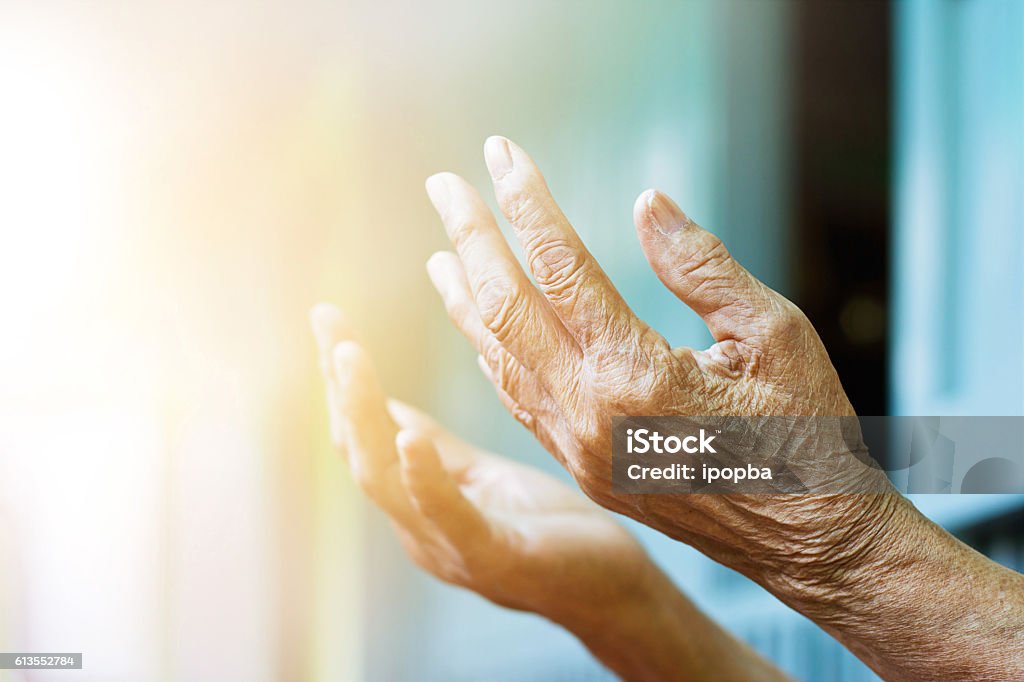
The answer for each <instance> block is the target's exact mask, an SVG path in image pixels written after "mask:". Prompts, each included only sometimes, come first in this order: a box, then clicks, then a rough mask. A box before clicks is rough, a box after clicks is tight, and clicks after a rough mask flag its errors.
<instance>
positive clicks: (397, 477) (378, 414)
mask: <svg viewBox="0 0 1024 682" xmlns="http://www.w3.org/2000/svg"><path fill="white" fill-rule="evenodd" d="M312 323H313V330H314V334H315V335H316V337H317V342H318V344H319V346H320V352H321V364H322V370H323V374H324V380H325V383H326V386H327V402H328V410H329V413H330V420H331V434H332V439H333V440H334V443H335V446H336V447H337V448H338V449H339V451H340V452H341V453H342V454H343V455H344V456H345V457H346V458H347V460H348V462H349V465H350V467H351V469H352V473H353V477H354V478H355V480H356V482H357V483H358V484H359V486H360V487H361V488H362V489H363V490H364V491H365V492H366V493H367V494H368V495H369V496H370V498H371V499H373V501H374V502H375V503H376V504H377V506H378V507H380V508H381V510H383V511H384V512H385V513H386V514H387V515H388V517H389V519H390V520H391V523H392V526H393V527H394V530H395V533H396V534H397V535H398V537H399V539H400V541H401V543H402V546H403V547H404V549H405V551H406V553H407V554H408V555H409V556H410V557H411V558H412V559H413V560H414V561H415V562H416V563H417V564H418V565H419V566H420V567H421V568H423V569H424V570H426V571H427V572H428V573H431V574H432V575H434V576H436V577H437V578H440V579H441V580H443V581H445V582H448V583H451V584H453V585H458V586H460V587H464V588H467V589H470V590H472V591H474V592H476V593H478V594H480V595H481V596H483V597H486V598H487V599H489V600H491V601H492V602H494V603H496V604H499V605H502V606H506V607H509V608H514V609H519V610H524V611H530V612H533V613H537V614H539V615H542V616H545V617H547V618H549V619H551V620H552V621H554V622H555V623H558V624H559V625H561V626H562V627H564V628H566V629H567V630H569V631H570V632H572V633H573V634H574V635H575V636H576V637H578V638H579V639H580V640H581V641H582V642H583V644H584V645H585V646H587V648H588V649H590V651H591V652H592V653H593V654H594V655H595V656H596V657H597V658H598V659H599V660H600V661H601V662H602V663H604V664H605V665H606V666H608V667H609V668H610V669H611V670H613V671H614V672H615V673H616V674H617V675H618V676H620V677H621V678H622V679H625V680H638V681H647V680H652V681H653V680H659V681H664V682H668V681H672V680H692V679H701V680H723V681H726V680H737V679H744V680H765V681H766V682H772V681H775V682H780V681H783V680H787V679H789V678H788V677H786V675H784V674H783V673H782V672H781V671H779V670H778V669H777V668H775V666H773V665H772V664H771V663H769V662H768V661H766V660H764V659H763V658H761V657H760V656H759V655H758V654H757V653H756V652H755V651H753V650H752V649H751V648H750V647H748V646H747V645H746V644H744V643H742V642H740V641H738V640H736V639H735V638H733V637H732V636H731V635H730V634H729V633H728V632H726V631H724V630H723V629H722V628H720V627H719V626H718V625H717V624H716V623H715V622H714V621H712V620H710V619H709V618H708V617H707V616H705V615H704V614H703V613H701V612H700V611H699V610H698V609H697V608H696V607H694V605H693V604H692V603H691V602H690V601H689V600H688V599H687V598H686V597H685V596H684V595H683V594H682V593H680V592H679V590H678V589H677V588H676V587H675V585H673V584H672V581H671V580H669V579H668V577H667V576H665V574H664V573H662V572H661V571H660V570H659V569H658V567H657V566H656V565H655V564H654V562H653V561H651V559H650V557H648V556H647V554H646V552H645V551H644V550H643V548H642V547H641V546H640V545H639V544H638V543H637V542H636V540H634V539H633V537H632V536H631V535H630V534H629V533H628V532H626V530H625V529H624V528H623V527H622V526H620V525H619V524H618V523H616V522H615V521H614V520H613V519H612V517H611V516H610V515H609V514H608V513H607V512H605V511H604V510H602V509H601V508H600V507H598V506H597V505H595V504H593V503H592V502H591V501H590V500H587V499H586V498H585V497H583V496H582V495H580V494H579V493H578V492H576V491H574V490H572V489H571V488H569V487H567V486H565V485H563V484H562V483H560V482H559V481H557V480H556V479H554V478H552V477H551V476H548V475H547V474H544V473H542V472H540V471H538V470H536V469H533V468H530V467H527V466H524V465H522V464H518V463H516V462H513V461H511V460H508V459H505V458H503V457H500V456H498V455H495V454H492V453H489V452H485V451H483V450H480V449H479V448H476V447H473V446H472V445H470V444H468V443H466V442H464V441H462V440H460V439H459V438H456V437H455V436H453V435H452V434H451V433H449V432H448V431H446V430H445V429H444V428H443V427H441V426H439V425H438V424H437V423H436V422H434V421H433V420H432V419H430V418H429V417H427V416H426V415H424V414H422V413H421V412H419V411H418V410H416V409H414V408H412V407H409V406H408V405H405V404H403V403H400V402H398V401H395V400H387V399H386V397H385V395H384V393H383V392H382V391H381V388H380V385H379V384H378V382H377V378H376V373H375V372H374V369H373V365H372V363H371V362H370V359H369V357H368V356H367V354H366V352H365V351H364V350H363V349H362V348H361V347H360V346H359V345H358V344H357V343H356V342H355V341H353V339H352V334H351V331H350V330H349V329H348V327H347V325H346V324H345V322H344V319H343V317H342V315H341V313H340V311H339V310H338V309H337V308H334V307H333V306H330V305H326V304H320V305H318V306H316V307H315V308H314V309H313V311H312Z"/></svg>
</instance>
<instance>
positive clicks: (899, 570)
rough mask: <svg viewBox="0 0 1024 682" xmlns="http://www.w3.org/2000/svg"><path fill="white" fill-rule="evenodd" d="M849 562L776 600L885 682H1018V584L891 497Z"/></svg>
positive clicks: (1022, 579) (1023, 580)
mask: <svg viewBox="0 0 1024 682" xmlns="http://www.w3.org/2000/svg"><path fill="white" fill-rule="evenodd" d="M888 504H889V505H891V507H892V508H891V510H890V511H889V513H887V514H885V516H884V519H881V520H879V522H878V524H877V526H876V527H875V528H874V529H873V530H872V531H871V533H872V536H871V541H870V542H868V543H865V544H864V545H863V547H862V548H860V550H859V551H858V552H857V553H856V555H855V556H854V557H852V558H851V559H852V560H851V561H849V562H845V563H840V564H838V565H836V566H835V567H834V568H833V570H832V571H831V576H830V581H831V584H828V583H827V582H826V580H825V579H824V576H823V575H818V576H816V579H815V580H811V581H799V580H797V581H794V583H793V584H794V585H796V586H797V587H796V588H794V589H793V590H791V591H790V592H789V594H780V595H779V596H780V597H782V598H783V599H784V600H785V601H787V602H789V603H791V604H792V605H794V606H796V607H797V608H798V609H799V610H801V611H803V612H804V613H805V615H808V616H809V617H811V618H812V619H813V620H815V621H816V622H817V623H818V624H819V625H821V626H822V627H823V628H824V629H826V630H827V631H829V632H830V633H831V634H832V635H833V636H835V637H836V638H837V639H838V640H839V641H840V642H842V643H843V644H845V645H846V646H847V647H848V648H849V649H850V650H851V651H853V652H854V653H855V654H856V655H857V656H858V657H860V658H861V659H862V660H863V661H864V662H865V663H867V664H868V665H870V666H871V667H872V668H873V669H874V670H875V671H876V672H878V673H879V674H880V675H881V676H882V677H884V678H886V679H889V680H952V679H955V680H1010V679H1024V576H1022V575H1021V574H1019V573H1016V572H1014V571H1011V570H1009V569H1007V568H1004V567H1002V566H999V565H998V564H996V563H995V562H993V561H991V560H989V559H987V558H986V557H984V556H982V555H981V554H979V553H977V552H975V551H974V550H972V549H970V548H969V547H967V546H966V545H964V544H963V543H961V542H960V541H958V540H957V539H956V538H954V537H952V536H951V535H950V534H949V533H947V532H946V531H944V530H943V529H941V528H939V527H938V526H936V525H935V524H934V523H932V522H931V521H929V520H928V519H926V518H925V517H924V516H922V515H921V514H920V513H919V512H918V511H917V510H916V509H915V508H914V507H913V505H912V504H910V502H909V501H906V500H905V499H904V498H901V497H896V496H894V497H893V498H892V499H891V500H890V501H889V502H888Z"/></svg>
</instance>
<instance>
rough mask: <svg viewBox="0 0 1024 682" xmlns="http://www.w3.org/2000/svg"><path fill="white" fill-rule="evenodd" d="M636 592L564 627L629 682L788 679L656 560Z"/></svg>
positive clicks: (643, 572)
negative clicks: (689, 595)
mask: <svg viewBox="0 0 1024 682" xmlns="http://www.w3.org/2000/svg"><path fill="white" fill-rule="evenodd" d="M634 584H635V587H636V589H635V590H634V591H633V592H632V593H631V594H630V595H629V596H628V597H627V598H623V599H620V600H616V601H614V602H613V604H612V605H611V607H610V608H609V605H608V604H602V603H595V604H594V606H595V607H596V608H595V609H593V610H592V611H591V612H590V614H589V615H587V616H586V617H584V618H580V619H577V620H575V621H573V622H571V623H565V622H563V623H561V624H562V625H563V626H564V627H566V628H567V629H568V630H569V631H570V632H572V633H573V634H574V635H575V636H576V637H577V638H578V639H579V640H580V641H581V642H582V643H583V644H584V645H585V646H586V647H587V648H588V649H589V650H590V651H591V653H593V654H594V656H595V657H597V658H598V659H600V660H601V661H602V662H603V663H604V664H605V665H606V666H607V667H608V668H610V669H611V670H613V671H614V672H615V673H616V674H617V675H618V676H619V677H621V678H622V679H624V680H659V681H671V680H695V679H696V680H736V679H749V680H769V681H773V682H777V681H781V680H788V678H787V677H786V676H785V675H783V674H782V673H781V672H780V671H779V670H778V669H777V668H775V667H774V666H773V665H771V664H770V663H768V662H767V661H765V660H764V659H762V658H761V657H760V656H759V655H758V654H757V653H756V652H755V651H754V650H753V649H750V648H749V647H748V646H747V645H746V644H744V643H743V642H740V641H738V640H736V639H734V638H733V637H732V636H731V635H730V634H729V633H727V632H726V631H724V630H723V629H722V628H721V627H719V626H718V624H717V623H715V622H714V621H713V620H711V619H710V618H708V617H707V616H706V615H704V613H702V612H701V611H700V610H699V609H698V608H697V607H696V606H695V605H694V604H693V603H692V602H691V601H690V600H689V599H687V597H686V596H685V595H684V594H683V593H682V592H680V591H679V589H678V588H676V586H675V585H674V584H673V583H672V581H671V580H670V579H669V578H668V576H666V575H665V574H664V573H663V572H662V571H661V570H660V569H659V568H658V567H657V566H656V565H655V564H654V563H653V562H649V563H648V565H647V566H646V567H645V568H644V569H643V570H641V571H639V572H638V573H637V575H636V576H635V581H634Z"/></svg>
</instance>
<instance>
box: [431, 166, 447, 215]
mask: <svg viewBox="0 0 1024 682" xmlns="http://www.w3.org/2000/svg"><path fill="white" fill-rule="evenodd" d="M426 188H427V196H428V197H430V203H432V204H434V208H435V209H437V212H438V213H442V214H443V213H444V212H445V211H447V210H448V201H449V197H450V194H449V192H448V179H447V178H446V177H445V173H435V174H434V175H431V176H430V177H429V178H427V182H426Z"/></svg>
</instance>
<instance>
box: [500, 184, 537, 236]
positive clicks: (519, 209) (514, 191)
mask: <svg viewBox="0 0 1024 682" xmlns="http://www.w3.org/2000/svg"><path fill="white" fill-rule="evenodd" d="M498 203H499V204H500V208H501V212H502V213H504V214H505V217H507V218H508V220H509V222H510V223H512V224H513V225H515V226H517V227H519V228H520V229H521V228H522V227H523V226H531V225H535V224H536V223H537V221H538V219H539V217H540V211H539V206H538V205H537V202H536V201H535V200H534V198H533V195H532V193H531V192H530V190H529V188H528V186H526V185H522V184H520V185H516V186H507V187H506V188H505V190H504V191H503V192H502V193H501V196H500V197H499V199H498Z"/></svg>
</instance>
